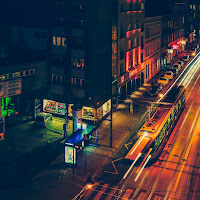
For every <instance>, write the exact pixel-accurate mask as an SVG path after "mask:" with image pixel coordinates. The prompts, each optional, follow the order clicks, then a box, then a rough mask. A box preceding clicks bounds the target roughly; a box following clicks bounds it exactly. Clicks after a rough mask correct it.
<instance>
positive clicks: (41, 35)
mask: <svg viewBox="0 0 200 200" xmlns="http://www.w3.org/2000/svg"><path fill="white" fill-rule="evenodd" d="M35 37H36V38H41V39H46V32H41V31H37V32H35Z"/></svg>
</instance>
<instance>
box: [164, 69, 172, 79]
mask: <svg viewBox="0 0 200 200" xmlns="http://www.w3.org/2000/svg"><path fill="white" fill-rule="evenodd" d="M164 77H165V78H168V79H173V77H174V73H173V72H172V71H166V72H165V75H164Z"/></svg>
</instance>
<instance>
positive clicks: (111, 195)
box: [105, 186, 119, 200]
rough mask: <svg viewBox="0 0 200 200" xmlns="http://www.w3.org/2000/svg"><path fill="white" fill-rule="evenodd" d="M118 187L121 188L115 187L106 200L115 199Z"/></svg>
mask: <svg viewBox="0 0 200 200" xmlns="http://www.w3.org/2000/svg"><path fill="white" fill-rule="evenodd" d="M118 187H119V186H114V187H113V188H112V189H111V190H110V192H109V194H108V196H107V197H106V198H105V200H110V199H111V198H112V197H113V195H114V194H115V192H116V191H117V189H118Z"/></svg>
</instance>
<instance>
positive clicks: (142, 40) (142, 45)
mask: <svg viewBox="0 0 200 200" xmlns="http://www.w3.org/2000/svg"><path fill="white" fill-rule="evenodd" d="M141 49H144V38H143V36H141Z"/></svg>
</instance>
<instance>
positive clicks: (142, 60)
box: [141, 53, 143, 62]
mask: <svg viewBox="0 0 200 200" xmlns="http://www.w3.org/2000/svg"><path fill="white" fill-rule="evenodd" d="M141 62H143V53H141Z"/></svg>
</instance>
